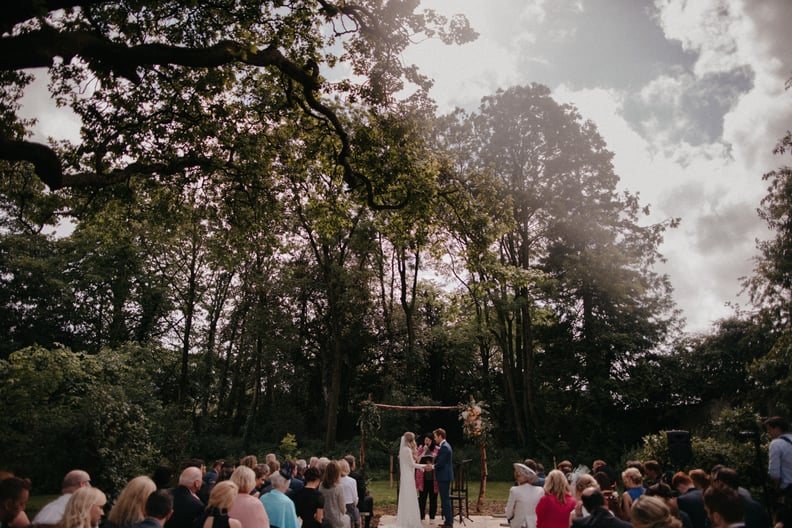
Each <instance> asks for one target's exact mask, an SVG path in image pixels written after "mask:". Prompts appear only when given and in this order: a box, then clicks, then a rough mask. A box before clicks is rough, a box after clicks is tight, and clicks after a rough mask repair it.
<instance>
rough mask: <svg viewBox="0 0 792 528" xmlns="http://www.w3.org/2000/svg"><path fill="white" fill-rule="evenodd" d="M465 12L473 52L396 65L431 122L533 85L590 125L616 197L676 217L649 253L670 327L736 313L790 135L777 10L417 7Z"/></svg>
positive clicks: (599, 0) (789, 5)
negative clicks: (412, 78)
mask: <svg viewBox="0 0 792 528" xmlns="http://www.w3.org/2000/svg"><path fill="white" fill-rule="evenodd" d="M421 5H422V6H423V7H426V8H431V9H435V10H436V11H438V12H439V13H442V14H444V15H447V16H450V15H452V14H456V13H461V14H464V15H466V16H467V18H468V20H469V21H470V23H471V25H472V26H473V28H474V29H475V30H476V31H477V32H478V33H479V37H478V39H477V40H476V41H474V42H472V43H468V44H465V45H462V46H444V45H443V44H441V43H439V42H437V41H434V40H424V41H422V42H420V43H418V44H417V45H416V46H414V47H412V48H411V49H410V50H409V51H408V52H407V53H405V55H404V60H405V62H410V63H415V64H417V65H418V66H419V67H420V68H421V70H422V72H423V73H425V74H427V75H428V76H429V77H431V78H433V79H434V80H435V84H434V86H433V88H432V90H431V95H432V97H433V98H434V99H435V100H436V101H437V103H438V105H439V111H440V112H441V113H445V112H448V111H450V110H452V109H453V108H455V107H462V108H464V109H466V110H468V111H473V110H476V109H477V108H478V105H479V103H480V100H481V98H482V97H484V96H487V95H492V94H494V93H495V92H496V90H497V89H499V88H507V87H510V86H515V85H524V84H528V83H532V82H537V83H541V84H544V85H546V86H548V87H549V88H550V89H551V91H552V93H553V97H554V98H555V99H556V100H557V101H558V102H559V103H572V104H574V105H575V106H576V107H577V109H578V110H579V112H580V114H581V115H582V116H583V118H584V119H588V120H591V121H593V122H594V123H595V124H596V125H597V127H598V129H599V132H600V134H601V135H602V137H603V138H604V139H605V141H606V142H607V145H608V148H609V150H610V151H611V152H613V153H614V166H615V169H616V173H617V174H618V175H619V176H620V179H621V180H620V189H624V190H629V191H630V192H633V193H637V194H638V195H639V196H640V198H641V202H642V204H645V205H649V206H650V210H651V214H650V216H649V217H648V218H647V219H646V220H645V221H646V222H647V223H653V222H659V221H663V220H665V219H669V218H680V219H681V223H680V226H679V227H678V228H676V229H674V230H670V231H667V232H666V236H665V241H664V243H663V245H662V246H661V247H660V251H661V253H662V254H663V255H664V256H665V257H666V262H665V263H663V264H661V265H659V266H658V268H657V270H658V271H660V272H662V273H666V274H668V276H669V277H670V280H671V283H672V286H673V288H674V294H673V295H674V298H675V300H676V302H677V304H678V307H679V308H680V309H681V310H682V312H683V317H684V318H685V320H686V323H687V324H686V330H687V331H689V332H691V333H704V332H708V331H709V330H711V329H712V324H713V322H715V321H717V320H718V319H721V318H724V317H728V316H729V315H731V314H733V308H732V307H731V306H732V305H734V304H739V305H742V306H748V299H747V297H746V296H745V294H744V293H743V294H741V290H742V286H741V281H740V277H744V276H748V275H751V273H752V270H753V267H754V261H753V258H754V257H755V255H756V254H757V251H756V240H757V239H766V238H768V237H770V236H771V233H770V232H769V231H768V230H767V228H766V226H765V224H764V222H763V221H761V220H760V218H759V217H758V215H757V212H756V211H757V208H758V207H759V206H760V202H761V199H762V198H763V197H764V196H765V194H766V188H767V184H766V182H764V181H763V180H762V175H763V174H764V173H766V172H768V171H770V170H773V169H776V168H778V167H779V166H781V165H782V164H783V163H787V164H788V163H789V161H788V159H786V160H785V159H783V158H782V157H780V156H776V155H773V153H772V151H773V148H774V147H775V145H776V143H777V142H778V140H779V139H780V138H781V137H782V136H783V135H784V134H785V133H786V131H787V130H788V129H790V128H792V123H791V121H792V104H790V103H792V90H790V91H785V88H784V87H785V82H786V80H787V79H789V78H790V77H792V30H790V28H789V25H790V23H791V22H792V1H790V0H422V2H421Z"/></svg>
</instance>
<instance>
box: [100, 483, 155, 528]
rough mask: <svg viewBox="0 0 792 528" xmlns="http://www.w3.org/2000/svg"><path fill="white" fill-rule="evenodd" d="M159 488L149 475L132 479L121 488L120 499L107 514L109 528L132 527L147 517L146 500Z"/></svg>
mask: <svg viewBox="0 0 792 528" xmlns="http://www.w3.org/2000/svg"><path fill="white" fill-rule="evenodd" d="M156 490H157V485H156V484H155V483H154V481H153V480H151V479H150V478H149V477H146V476H140V477H135V478H133V479H132V480H130V481H129V482H128V483H127V485H126V486H125V487H124V489H123V490H121V494H120V495H119V496H118V500H116V503H115V504H113V507H112V508H110V513H108V514H107V521H106V522H105V526H106V527H107V528H131V527H132V526H135V525H136V524H139V523H140V522H141V521H142V520H143V519H145V518H146V500H148V497H149V495H151V494H152V493H153V492H154V491H156Z"/></svg>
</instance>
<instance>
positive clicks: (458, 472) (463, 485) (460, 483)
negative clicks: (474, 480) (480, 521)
mask: <svg viewBox="0 0 792 528" xmlns="http://www.w3.org/2000/svg"><path fill="white" fill-rule="evenodd" d="M471 461H472V459H470V458H469V459H467V460H463V461H461V462H454V482H452V483H451V493H450V497H451V504H452V506H453V507H454V517H456V516H459V522H461V523H462V524H465V519H467V520H469V521H472V520H473V519H471V518H470V507H469V504H468V477H467V467H468V464H470V462H471ZM463 506H464V510H463V509H462V508H463Z"/></svg>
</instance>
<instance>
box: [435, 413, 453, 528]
mask: <svg viewBox="0 0 792 528" xmlns="http://www.w3.org/2000/svg"><path fill="white" fill-rule="evenodd" d="M433 434H434V439H435V443H436V444H437V445H438V446H440V451H438V453H437V457H435V462H434V466H433V467H434V472H435V479H437V487H438V488H439V491H440V507H441V510H442V512H443V525H442V526H441V527H440V528H453V526H454V512H453V509H452V508H451V482H452V481H453V480H454V460H453V453H452V451H451V445H450V444H449V443H448V442H447V441H446V432H445V429H439V428H438V429H435V430H434V431H433Z"/></svg>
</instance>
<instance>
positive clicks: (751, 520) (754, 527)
mask: <svg viewBox="0 0 792 528" xmlns="http://www.w3.org/2000/svg"><path fill="white" fill-rule="evenodd" d="M740 498H741V499H742V501H743V508H744V510H745V528H770V526H772V524H773V522H772V520H771V519H770V515H768V514H767V510H765V509H764V506H762V505H761V504H760V503H758V502H757V501H755V500H753V499H752V498H750V497H746V496H745V495H742V494H740Z"/></svg>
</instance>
